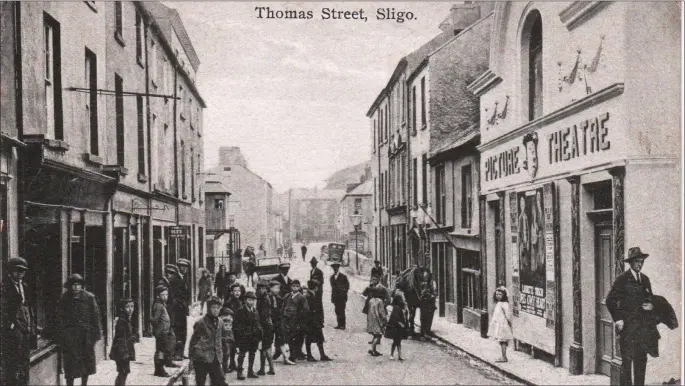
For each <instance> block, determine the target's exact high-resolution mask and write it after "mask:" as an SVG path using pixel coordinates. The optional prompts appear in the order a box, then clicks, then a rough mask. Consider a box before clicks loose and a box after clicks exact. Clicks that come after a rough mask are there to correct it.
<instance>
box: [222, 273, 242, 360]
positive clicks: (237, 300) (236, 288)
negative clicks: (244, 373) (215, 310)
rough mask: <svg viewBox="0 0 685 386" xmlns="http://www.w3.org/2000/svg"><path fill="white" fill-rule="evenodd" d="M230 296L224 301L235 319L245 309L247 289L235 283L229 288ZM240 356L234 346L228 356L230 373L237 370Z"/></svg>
mask: <svg viewBox="0 0 685 386" xmlns="http://www.w3.org/2000/svg"><path fill="white" fill-rule="evenodd" d="M229 290H230V292H229V295H227V296H228V297H227V299H226V300H225V301H224V307H225V308H228V309H230V310H231V311H233V314H234V319H235V315H236V314H237V312H238V310H239V309H241V308H243V307H244V306H245V302H244V298H243V294H244V291H245V287H243V286H242V284H240V283H233V284H232V285H231V286H230V287H229ZM234 331H235V323H234ZM236 355H238V347H237V345H235V344H234V345H232V346H231V351H229V352H228V356H229V358H230V364H229V366H228V371H227V372H228V373H232V372H233V371H234V370H236V369H237V366H236V362H235V357H236Z"/></svg>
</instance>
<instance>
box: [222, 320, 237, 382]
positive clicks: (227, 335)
mask: <svg viewBox="0 0 685 386" xmlns="http://www.w3.org/2000/svg"><path fill="white" fill-rule="evenodd" d="M234 316H235V313H234V312H233V310H231V309H230V308H228V307H222V308H221V312H219V318H220V319H221V320H222V321H223V322H224V331H223V336H222V337H221V344H222V348H223V351H224V357H223V361H222V364H221V368H222V369H223V370H224V373H229V372H231V371H233V370H231V371H229V370H228V369H229V368H233V369H235V368H236V366H235V355H231V353H232V352H233V353H235V349H234V346H235V337H234V335H233V317H234ZM229 357H230V367H229Z"/></svg>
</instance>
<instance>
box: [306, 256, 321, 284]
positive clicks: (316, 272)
mask: <svg viewBox="0 0 685 386" xmlns="http://www.w3.org/2000/svg"><path fill="white" fill-rule="evenodd" d="M318 263H319V261H318V260H317V259H316V257H312V259H311V260H309V264H310V265H311V266H312V270H311V271H309V280H316V281H317V282H319V283H323V281H324V280H323V271H322V270H321V269H319V268H316V265H317V264H318Z"/></svg>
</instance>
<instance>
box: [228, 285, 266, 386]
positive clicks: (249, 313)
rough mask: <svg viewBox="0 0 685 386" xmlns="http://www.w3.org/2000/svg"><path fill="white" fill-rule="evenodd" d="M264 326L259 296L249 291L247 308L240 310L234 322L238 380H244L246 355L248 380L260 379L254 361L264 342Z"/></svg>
mask: <svg viewBox="0 0 685 386" xmlns="http://www.w3.org/2000/svg"><path fill="white" fill-rule="evenodd" d="M262 332H263V331H262V326H261V324H260V323H259V313H258V312H257V295H255V293H254V292H252V291H248V292H246V293H245V306H244V307H242V308H240V309H238V311H237V312H236V314H235V320H234V321H233V334H234V336H235V343H236V345H237V346H238V350H239V354H238V379H239V380H243V379H245V376H244V374H243V364H244V362H245V354H248V369H247V376H248V378H258V376H257V374H255V372H254V361H255V355H256V353H257V349H258V347H259V343H260V341H261V340H262Z"/></svg>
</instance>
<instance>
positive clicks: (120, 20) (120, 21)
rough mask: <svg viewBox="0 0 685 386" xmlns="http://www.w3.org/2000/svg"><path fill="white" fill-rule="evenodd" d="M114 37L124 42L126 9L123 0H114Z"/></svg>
mask: <svg viewBox="0 0 685 386" xmlns="http://www.w3.org/2000/svg"><path fill="white" fill-rule="evenodd" d="M114 28H115V29H114V38H115V39H116V40H117V41H118V42H119V43H121V44H122V45H123V44H124V33H123V30H124V10H123V5H122V3H121V1H115V2H114Z"/></svg>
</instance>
